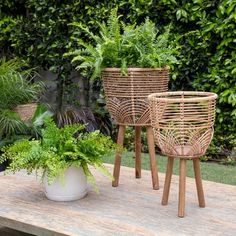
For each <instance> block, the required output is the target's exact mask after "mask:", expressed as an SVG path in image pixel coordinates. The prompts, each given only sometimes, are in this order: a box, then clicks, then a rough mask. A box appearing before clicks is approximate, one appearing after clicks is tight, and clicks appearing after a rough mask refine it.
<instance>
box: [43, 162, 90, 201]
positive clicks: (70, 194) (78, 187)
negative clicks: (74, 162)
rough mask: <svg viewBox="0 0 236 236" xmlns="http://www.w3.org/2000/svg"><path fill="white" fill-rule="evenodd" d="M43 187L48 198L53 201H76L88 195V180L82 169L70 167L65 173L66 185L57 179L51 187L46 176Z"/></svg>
mask: <svg viewBox="0 0 236 236" xmlns="http://www.w3.org/2000/svg"><path fill="white" fill-rule="evenodd" d="M43 185H44V192H45V194H46V197H47V198H48V199H49V200H53V201H75V200H78V199H81V198H83V197H84V196H85V195H86V194H87V178H86V176H85V174H84V171H83V168H82V167H80V168H77V167H73V166H72V167H69V168H68V169H67V170H66V172H65V177H64V183H62V182H61V181H60V180H59V179H56V180H55V181H54V182H53V183H52V184H51V185H49V184H48V181H47V177H46V175H45V178H44V179H43Z"/></svg>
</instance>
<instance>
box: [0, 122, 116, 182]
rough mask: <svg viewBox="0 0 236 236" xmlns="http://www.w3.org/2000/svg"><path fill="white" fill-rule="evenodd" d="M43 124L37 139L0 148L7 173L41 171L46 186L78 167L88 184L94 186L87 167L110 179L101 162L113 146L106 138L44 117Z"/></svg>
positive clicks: (0, 160)
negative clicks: (44, 125) (39, 138)
mask: <svg viewBox="0 0 236 236" xmlns="http://www.w3.org/2000/svg"><path fill="white" fill-rule="evenodd" d="M45 124H46V128H45V129H44V130H43V131H42V139H41V140H31V141H29V140H20V141H18V142H15V143H14V144H13V145H11V146H8V147H3V148H2V151H3V154H2V156H0V163H3V162H4V161H6V160H9V162H10V164H9V166H8V167H7V172H13V173H15V172H17V171H19V170H21V169H26V170H27V172H28V173H29V174H30V173H32V172H33V171H34V170H36V171H37V170H40V169H42V170H43V176H44V175H45V174H46V175H47V179H48V182H49V184H50V183H52V182H53V181H54V180H55V179H56V178H57V177H61V176H63V173H64V172H65V170H66V169H67V168H68V167H70V166H76V167H80V166H81V167H82V168H83V170H84V172H85V175H86V176H87V179H88V181H90V182H91V183H92V184H94V186H95V187H96V185H95V178H94V176H93V175H92V173H91V172H90V170H89V168H88V166H89V165H91V166H94V167H95V168H97V169H98V170H100V171H102V172H103V173H104V174H106V175H107V176H109V177H111V178H112V176H111V174H110V173H109V172H108V170H107V169H106V168H105V167H104V165H103V162H102V157H103V156H104V155H105V154H107V153H109V152H110V151H112V149H113V148H114V147H115V146H114V144H113V142H112V140H111V139H110V138H109V137H106V136H104V135H102V134H101V133H100V132H99V131H94V132H92V133H84V132H83V131H84V126H83V125H78V124H76V125H75V124H74V125H66V126H64V127H63V128H58V127H57V126H56V124H55V123H54V122H53V120H52V119H51V118H47V119H46V120H45Z"/></svg>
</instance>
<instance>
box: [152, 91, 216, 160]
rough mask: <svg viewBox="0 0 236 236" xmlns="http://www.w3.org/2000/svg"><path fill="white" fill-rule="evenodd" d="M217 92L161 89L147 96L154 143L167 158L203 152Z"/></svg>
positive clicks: (207, 140) (206, 142)
mask: <svg viewBox="0 0 236 236" xmlns="http://www.w3.org/2000/svg"><path fill="white" fill-rule="evenodd" d="M216 98H217V95H216V94H214V93H210V92H192V91H180V92H165V93H154V94H151V95H149V96H148V100H149V104H150V113H151V114H150V116H151V124H152V127H153V129H154V136H155V141H156V143H157V145H158V146H159V147H160V149H161V151H162V153H163V154H164V155H167V156H171V157H181V158H194V157H200V156H202V155H204V154H205V152H206V149H207V148H208V146H209V144H210V142H211V139H212V137H213V133H214V128H213V125H214V120H215V104H216Z"/></svg>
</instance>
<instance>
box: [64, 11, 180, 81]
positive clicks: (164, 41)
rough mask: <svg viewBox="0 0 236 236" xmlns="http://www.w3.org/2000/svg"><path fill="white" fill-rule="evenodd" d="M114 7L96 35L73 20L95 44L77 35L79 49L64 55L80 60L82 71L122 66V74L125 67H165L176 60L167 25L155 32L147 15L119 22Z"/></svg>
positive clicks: (96, 70) (94, 74)
mask: <svg viewBox="0 0 236 236" xmlns="http://www.w3.org/2000/svg"><path fill="white" fill-rule="evenodd" d="M119 18H120V16H118V15H117V9H113V10H112V12H111V15H110V17H109V19H108V21H107V24H105V23H100V24H99V27H100V31H99V34H97V35H95V34H93V32H91V31H90V30H89V29H88V28H87V27H84V26H83V25H81V24H80V23H76V22H74V23H73V25H74V26H77V27H78V29H79V30H82V31H84V32H85V33H86V34H87V35H88V36H89V37H90V38H92V39H93V40H94V42H95V46H93V45H92V44H90V43H86V42H85V41H84V40H81V39H80V38H79V39H78V40H77V42H78V45H79V46H82V49H78V50H76V51H74V52H71V53H69V54H67V55H71V54H72V55H74V58H73V60H72V62H77V63H80V64H79V65H78V66H77V67H76V69H78V70H80V69H82V70H83V71H84V74H85V75H88V74H89V72H90V71H93V74H92V78H96V77H99V76H100V74H101V71H102V69H103V68H106V67H116V68H121V69H122V72H123V73H124V74H125V72H126V69H127V67H151V68H156V67H164V66H167V65H169V64H172V63H176V62H177V59H176V57H175V56H174V55H175V54H176V53H177V50H176V49H175V48H173V47H171V44H170V43H169V41H168V38H169V31H170V27H168V28H167V29H166V31H165V32H164V33H163V34H160V35H158V30H157V29H156V27H155V24H154V23H153V22H151V21H150V20H149V19H148V18H147V19H146V20H145V22H144V23H142V24H140V25H135V24H133V25H131V24H125V23H124V22H120V20H119Z"/></svg>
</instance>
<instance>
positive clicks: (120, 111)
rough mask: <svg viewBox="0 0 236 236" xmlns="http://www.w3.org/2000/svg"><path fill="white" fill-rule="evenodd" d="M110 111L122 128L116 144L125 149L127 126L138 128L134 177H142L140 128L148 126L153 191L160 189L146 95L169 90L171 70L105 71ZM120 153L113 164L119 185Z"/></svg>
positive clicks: (132, 69) (104, 77)
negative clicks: (122, 72) (124, 72)
mask: <svg viewBox="0 0 236 236" xmlns="http://www.w3.org/2000/svg"><path fill="white" fill-rule="evenodd" d="M102 79H103V86H104V91H105V96H106V105H107V108H108V110H109V112H110V114H111V115H112V117H113V118H114V120H115V121H116V122H117V124H118V125H119V132H118V139H117V144H118V145H119V146H121V147H122V146H123V142H124V136H125V126H127V125H128V126H134V127H135V176H136V178H141V128H142V126H145V127H146V130H147V140H148V149H149V155H150V166H151V172H152V183H153V189H159V180H158V171H157V164H156V159H155V147H154V137H153V131H152V128H151V122H150V111H149V106H148V100H147V96H148V95H149V94H151V93H156V92H165V91H167V89H168V81H169V69H168V68H157V69H150V68H129V69H128V73H127V75H125V76H124V75H121V71H120V69H117V68H107V69H105V70H103V72H102ZM121 154H122V153H121V152H120V151H119V152H117V154H116V158H115V165H114V172H113V176H114V181H113V183H112V186H114V187H116V186H118V183H119V175H120V165H121Z"/></svg>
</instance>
